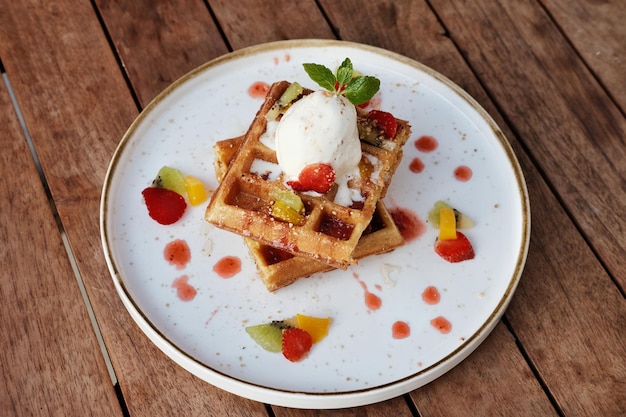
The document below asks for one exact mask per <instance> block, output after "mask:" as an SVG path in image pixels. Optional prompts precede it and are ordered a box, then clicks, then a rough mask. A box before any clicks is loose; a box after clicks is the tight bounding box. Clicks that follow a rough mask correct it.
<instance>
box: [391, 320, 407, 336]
mask: <svg viewBox="0 0 626 417" xmlns="http://www.w3.org/2000/svg"><path fill="white" fill-rule="evenodd" d="M410 335H411V327H409V325H408V324H407V323H406V322H404V321H397V322H395V323H394V324H393V325H392V326H391V336H392V337H393V338H394V339H405V338H407V337H409V336H410Z"/></svg>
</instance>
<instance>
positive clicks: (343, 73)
mask: <svg viewBox="0 0 626 417" xmlns="http://www.w3.org/2000/svg"><path fill="white" fill-rule="evenodd" d="M353 73H354V70H353V68H352V61H350V58H346V59H344V61H343V62H342V63H341V65H340V66H339V68H337V82H338V83H339V86H338V87H337V88H338V89H339V91H341V86H343V85H345V84H348V83H349V82H350V80H351V79H352V74H353Z"/></svg>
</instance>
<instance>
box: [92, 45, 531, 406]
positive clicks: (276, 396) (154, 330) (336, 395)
mask: <svg viewBox="0 0 626 417" xmlns="http://www.w3.org/2000/svg"><path fill="white" fill-rule="evenodd" d="M319 47H329V48H352V49H358V50H362V51H366V52H370V53H373V54H376V55H380V56H382V57H386V58H388V59H391V60H393V61H397V62H400V63H402V64H404V65H407V66H409V67H412V68H415V69H416V70H418V71H421V72H423V73H426V74H427V75H429V76H431V77H433V78H434V79H436V80H437V81H439V82H440V83H442V84H444V85H445V87H447V88H450V89H451V90H452V91H453V92H454V93H455V94H456V95H458V96H459V97H460V98H461V99H463V100H464V101H465V102H467V104H469V105H470V106H471V107H472V109H473V110H474V111H476V112H477V113H478V114H479V116H480V118H481V119H482V120H483V121H484V122H486V123H487V124H488V126H489V128H490V129H491V131H492V133H493V134H494V136H495V137H496V138H497V142H498V143H499V145H500V146H501V147H502V150H503V151H504V153H505V154H506V158H507V162H508V163H509V164H510V165H511V168H512V172H513V174H514V177H515V181H516V184H517V191H518V194H519V197H520V203H521V207H520V211H521V215H522V216H521V222H522V224H521V230H520V231H521V234H520V243H521V245H520V248H519V252H518V254H517V261H516V264H515V267H514V269H513V272H512V274H511V277H510V278H509V280H508V281H509V282H508V285H507V287H506V291H505V292H504V293H503V294H502V295H501V296H500V301H499V302H498V303H497V305H496V306H495V307H494V309H493V311H492V312H491V314H490V315H489V317H487V318H486V319H485V321H484V323H483V324H482V325H481V326H480V327H479V328H478V329H477V330H476V331H475V332H473V333H472V335H471V336H470V337H468V338H466V340H465V341H464V342H463V343H462V344H461V345H460V346H459V347H458V348H456V349H454V350H453V351H451V352H450V353H449V354H447V355H446V356H445V357H443V358H441V359H440V360H438V361H437V362H435V363H433V364H432V365H430V366H428V367H427V368H425V369H423V370H420V371H418V372H415V373H413V374H411V375H408V376H406V377H403V378H399V379H396V380H394V381H391V382H388V383H385V384H381V385H376V386H374V387H367V388H361V389H357V390H348V391H340V392H301V391H290V390H286V389H282V388H273V387H268V386H264V385H261V384H258V383H254V382H250V381H245V380H243V379H240V378H237V377H236V376H233V375H228V374H226V373H223V372H221V371H219V370H218V369H215V368H213V367H209V366H208V365H206V364H204V363H202V362H200V361H199V360H198V359H195V358H194V357H193V356H191V355H190V354H188V353H187V352H185V351H183V350H182V349H181V348H179V347H178V346H177V345H176V344H175V343H174V342H172V341H171V340H170V339H168V338H167V337H166V336H165V335H164V334H163V333H162V332H161V331H160V330H159V329H158V327H157V326H156V325H154V324H153V323H152V322H151V321H150V319H149V318H148V317H147V316H146V315H145V314H144V313H143V311H142V310H141V308H139V306H138V305H137V304H136V303H135V301H134V300H133V297H132V296H131V295H130V292H129V291H128V289H127V288H126V286H125V284H124V281H123V277H122V276H121V273H120V271H119V270H118V268H117V266H116V262H115V260H114V258H113V254H112V249H111V247H110V246H109V245H110V241H111V239H110V238H109V234H108V219H107V212H108V198H109V194H110V193H111V190H110V188H111V181H112V179H113V177H114V175H115V171H116V168H117V166H118V163H119V162H120V160H121V159H122V158H121V156H122V155H123V154H124V151H125V150H126V148H127V146H128V145H129V143H130V142H131V141H132V138H133V134H134V132H135V131H136V130H137V129H138V128H139V127H140V126H141V124H142V123H143V122H144V121H145V119H146V117H147V116H148V115H149V114H150V113H151V111H152V109H153V108H155V107H156V106H157V105H158V104H159V103H160V102H161V101H163V100H165V99H166V98H167V97H168V96H170V94H172V93H173V92H174V91H176V90H177V89H178V88H179V87H181V86H182V85H184V84H185V83H187V82H189V81H190V80H191V79H193V78H195V77H196V76H199V75H200V74H202V73H204V72H205V71H206V70H208V69H209V68H212V67H217V66H219V65H221V64H223V63H226V62H229V61H234V60H237V59H241V58H244V57H247V56H251V55H256V54H260V53H263V52H267V51H274V50H285V49H287V50H293V49H298V48H319ZM99 214H100V218H99V223H100V237H101V244H102V248H103V252H104V257H105V260H106V263H107V267H108V269H109V273H110V275H111V277H112V279H113V282H114V286H115V288H116V291H117V293H118V296H119V297H120V299H121V301H122V303H123V304H124V306H125V308H126V310H127V312H128V313H129V314H130V316H131V317H132V318H133V320H134V321H135V323H136V324H137V325H138V327H139V328H140V329H141V330H142V332H143V333H144V334H145V335H146V336H147V337H148V338H149V339H150V341H151V342H152V343H154V344H155V346H157V347H158V348H159V349H160V350H161V351H162V352H163V353H164V354H165V355H166V356H167V357H168V358H169V359H171V360H173V361H174V362H175V363H176V364H177V365H179V366H181V367H182V368H184V369H185V370H187V371H188V372H190V373H192V374H193V375H195V376H197V377H198V378H200V379H202V380H203V381H205V382H206V383H209V384H211V385H213V386H215V387H217V388H220V389H224V390H225V391H228V392H231V393H233V394H236V395H239V396H242V397H245V398H248V399H251V400H254V401H259V402H264V403H269V404H273V405H278V406H286V407H294V408H311V409H335V408H345V407H353V406H361V405H367V404H372V403H375V402H379V401H384V400H387V399H391V398H394V397H397V396H399V395H402V394H405V393H407V392H410V391H412V390H414V389H417V388H419V387H421V386H424V385H426V384H428V383H429V382H432V381H433V380H435V379H437V378H438V377H440V376H441V375H443V374H445V373H446V372H448V371H449V370H451V369H453V368H454V367H455V366H457V365H458V364H459V363H460V362H462V361H463V360H465V359H466V358H467V356H469V355H470V354H471V353H472V352H473V351H474V350H475V349H476V348H477V347H478V346H480V344H481V343H482V342H483V341H484V340H485V339H486V338H487V336H489V334H490V333H491V332H492V330H493V329H494V328H495V327H496V325H497V324H498V322H499V319H500V318H501V317H502V315H503V314H504V312H505V311H506V308H507V307H508V305H509V304H510V301H511V299H512V297H513V295H514V293H515V290H516V288H517V286H518V284H519V281H520V279H521V276H522V273H523V270H524V267H525V263H526V259H527V256H528V250H529V246H530V231H531V215H530V200H529V195H528V189H527V185H526V181H525V177H524V173H523V171H522V169H521V166H520V163H519V161H518V159H517V157H516V155H515V153H514V151H513V148H512V146H511V144H510V142H509V141H508V139H507V137H506V135H505V134H504V132H503V131H502V130H501V129H500V127H499V126H498V124H497V123H496V122H495V121H494V119H493V118H492V117H491V115H490V114H489V113H488V112H487V111H486V110H485V109H484V108H483V107H482V106H481V105H480V104H479V103H478V102H477V101H476V100H475V99H474V98H473V97H472V96H471V95H469V93H467V92H466V91H465V90H463V89H462V88H461V87H460V86H458V85H457V84H456V83H454V82H453V81H451V80H450V79H449V78H447V77H446V76H444V75H443V74H441V73H439V72H438V71H436V70H434V69H432V68H430V67H428V66H426V65H424V64H422V63H421V62H419V61H416V60H414V59H411V58H408V57H406V56H403V55H400V54H398V53H396V52H392V51H389V50H386V49H383V48H380V47H376V46H372V45H367V44H361V43H357V42H351V41H340V40H332V39H328V40H326V39H292V40H282V41H274V42H267V43H262V44H257V45H252V46H248V47H245V48H242V49H239V50H236V51H233V52H229V53H227V54H224V55H221V56H219V57H216V58H214V59H212V60H209V61H207V62H205V63H204V64H202V65H200V66H198V67H196V68H194V69H192V70H191V71H189V72H187V73H186V74H184V75H183V76H181V77H180V78H178V79H177V80H175V81H174V82H173V83H171V84H170V85H168V86H167V87H166V88H165V89H163V90H162V91H161V92H160V93H159V94H157V95H156V96H155V97H154V98H153V99H152V100H151V101H150V102H149V103H148V104H147V105H146V106H145V107H144V108H143V110H142V111H141V112H140V113H139V114H138V115H137V117H136V118H135V119H134V120H133V122H132V123H131V124H130V126H129V127H128V129H127V130H126V132H125V133H124V135H123V136H122V138H121V139H120V141H119V143H118V145H117V147H116V149H115V151H114V153H113V154H112V157H111V161H110V162H109V165H108V167H107V171H106V174H105V177H104V182H103V186H102V193H101V198H100V213H99ZM443 364H449V366H447V367H443V366H442V365H443ZM198 368H200V369H198ZM207 376H210V377H211V378H207ZM209 379H210V380H209ZM418 379H419V381H417V380H418ZM320 400H323V401H320Z"/></svg>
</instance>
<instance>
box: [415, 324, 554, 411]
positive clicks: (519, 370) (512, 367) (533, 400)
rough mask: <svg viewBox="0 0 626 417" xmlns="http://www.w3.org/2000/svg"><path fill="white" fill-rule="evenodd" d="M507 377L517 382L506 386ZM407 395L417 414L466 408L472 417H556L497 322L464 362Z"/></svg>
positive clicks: (508, 336) (505, 332) (507, 383)
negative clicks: (491, 331)
mask: <svg viewBox="0 0 626 417" xmlns="http://www.w3.org/2000/svg"><path fill="white" fill-rule="evenodd" d="M512 357H513V358H517V359H516V360H511V358H512ZM508 373H513V374H516V375H518V376H519V378H520V379H522V380H521V381H520V382H517V383H516V385H515V387H512V386H511V385H509V383H510V380H511V378H510V377H508V375H507V374H508ZM470 380H473V381H474V383H469V384H468V381H470ZM487 381H488V382H487ZM478 385H480V388H478ZM494 386H496V387H497V386H499V387H502V388H498V389H492V388H493V387H494ZM411 397H412V398H413V400H414V401H415V404H416V407H417V409H418V410H419V411H420V413H422V414H423V415H429V416H446V417H454V416H459V417H461V416H467V414H468V410H471V414H472V415H477V416H496V415H506V416H511V417H513V416H520V417H524V416H551V415H552V416H556V415H558V414H557V412H556V410H555V409H554V408H553V407H552V405H551V404H550V402H549V401H548V399H547V397H546V395H545V393H544V392H543V391H542V389H541V387H540V386H539V382H538V381H537V380H536V379H535V377H534V375H533V374H532V372H530V370H529V369H528V367H527V366H526V363H525V362H524V360H523V358H522V357H521V355H520V352H519V351H518V350H517V347H516V346H515V341H514V339H513V338H512V336H511V335H510V334H509V333H508V330H507V328H506V327H505V326H504V325H503V324H502V323H500V324H498V326H497V327H496V328H495V329H494V331H493V333H492V335H491V336H490V337H488V338H487V339H486V340H485V342H484V343H483V344H482V345H480V346H479V347H478V349H477V350H476V351H475V352H474V353H473V354H472V355H470V356H469V357H468V358H467V359H466V360H465V361H463V362H461V364H460V365H458V366H457V367H456V368H454V369H453V370H451V371H450V372H448V373H447V374H445V375H444V376H442V377H441V378H439V379H438V380H437V381H436V383H431V384H428V385H426V386H425V387H423V388H421V389H419V390H416V391H413V392H412V393H411Z"/></svg>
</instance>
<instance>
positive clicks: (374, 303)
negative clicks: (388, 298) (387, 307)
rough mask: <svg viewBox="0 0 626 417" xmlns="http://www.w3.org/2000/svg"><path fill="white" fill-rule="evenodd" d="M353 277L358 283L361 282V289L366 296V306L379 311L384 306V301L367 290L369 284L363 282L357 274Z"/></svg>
mask: <svg viewBox="0 0 626 417" xmlns="http://www.w3.org/2000/svg"><path fill="white" fill-rule="evenodd" d="M353 276H354V278H355V279H356V280H357V281H359V284H361V288H363V292H364V294H365V305H366V306H367V308H369V309H370V310H378V309H379V308H380V307H381V306H382V305H383V300H381V299H380V297H379V296H377V295H376V294H373V293H371V292H370V291H369V290H368V289H367V284H366V283H364V282H363V281H361V280H360V279H359V276H358V275H357V274H353Z"/></svg>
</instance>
